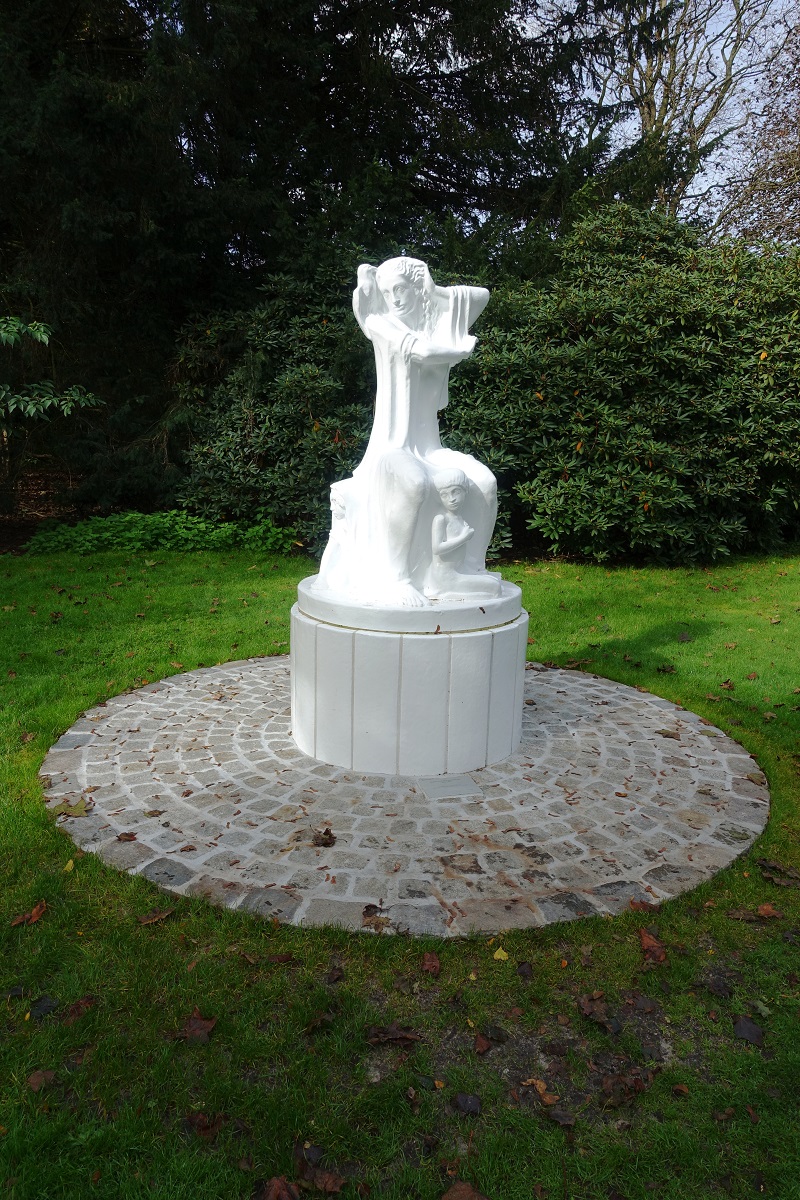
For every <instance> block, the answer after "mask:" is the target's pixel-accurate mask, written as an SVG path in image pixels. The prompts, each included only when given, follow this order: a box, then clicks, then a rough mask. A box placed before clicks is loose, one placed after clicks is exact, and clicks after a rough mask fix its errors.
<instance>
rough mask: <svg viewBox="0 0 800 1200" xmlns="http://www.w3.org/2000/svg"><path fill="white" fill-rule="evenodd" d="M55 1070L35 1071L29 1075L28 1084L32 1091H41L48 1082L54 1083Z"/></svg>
mask: <svg viewBox="0 0 800 1200" xmlns="http://www.w3.org/2000/svg"><path fill="white" fill-rule="evenodd" d="M54 1076H55V1071H34V1072H33V1074H32V1075H29V1076H28V1079H27V1084H28V1087H29V1088H30V1089H31V1091H32V1092H39V1091H41V1089H42V1088H43V1087H44V1086H45V1084H47V1083H52V1082H53V1078H54Z"/></svg>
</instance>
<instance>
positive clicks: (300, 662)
mask: <svg viewBox="0 0 800 1200" xmlns="http://www.w3.org/2000/svg"><path fill="white" fill-rule="evenodd" d="M317 628H318V625H317V622H316V621H309V620H308V618H307V617H304V616H303V615H302V614H301V613H300V612H299V610H298V609H297V606H296V605H295V607H294V608H293V609H292V634H291V636H292V726H293V728H292V736H293V737H294V740H295V741H296V742H297V745H298V746H299V747H300V749H301V750H302V751H303V753H304V754H310V755H311V756H312V757H313V756H314V753H315V750H314V742H315V712H314V692H315V688H316V678H315V677H316V670H317Z"/></svg>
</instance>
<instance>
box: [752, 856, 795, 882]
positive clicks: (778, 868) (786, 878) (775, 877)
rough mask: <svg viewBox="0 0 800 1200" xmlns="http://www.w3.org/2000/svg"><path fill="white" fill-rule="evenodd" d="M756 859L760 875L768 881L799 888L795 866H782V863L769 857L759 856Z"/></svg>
mask: <svg viewBox="0 0 800 1200" xmlns="http://www.w3.org/2000/svg"><path fill="white" fill-rule="evenodd" d="M756 861H757V863H758V866H759V867H760V868H761V874H762V876H763V877H764V879H766V880H768V881H769V882H770V883H775V884H777V885H778V887H784V888H800V871H798V870H797V869H796V868H795V867H784V866H783V864H782V863H777V862H773V861H772V860H771V859H769V858H759V859H757V860H756Z"/></svg>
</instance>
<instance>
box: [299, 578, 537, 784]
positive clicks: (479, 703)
mask: <svg viewBox="0 0 800 1200" xmlns="http://www.w3.org/2000/svg"><path fill="white" fill-rule="evenodd" d="M301 589H302V585H301ZM301 597H302V590H301ZM476 607H477V606H476ZM517 612H519V607H517ZM527 637H528V614H527V613H526V612H525V611H524V610H523V611H522V612H521V613H520V615H519V616H516V617H515V618H514V619H512V620H510V621H507V622H506V623H504V624H501V625H493V626H490V627H489V628H484V629H471V630H470V629H468V630H464V631H455V632H453V631H440V632H439V633H434V632H431V633H398V632H392V631H389V630H380V629H359V628H346V627H343V626H341V625H335V624H330V623H328V622H326V621H323V620H320V619H319V618H318V617H316V616H309V615H308V614H307V613H305V612H301V610H300V608H299V607H298V605H295V606H294V608H293V609H292V632H291V658H292V736H293V737H294V740H295V742H296V743H297V745H298V746H299V747H300V749H301V750H302V751H303V752H304V753H305V754H308V755H311V757H313V758H317V759H320V760H322V761H323V762H327V763H331V764H333V765H335V766H340V767H348V768H350V769H351V770H354V771H360V772H364V773H372V774H377V773H380V774H392V775H443V774H446V773H459V772H465V771H474V770H477V769H478V768H479V767H484V766H487V765H489V764H491V763H496V762H500V761H502V760H503V759H504V758H508V756H509V755H510V754H513V752H514V751H515V750H516V749H517V746H518V745H519V740H520V732H521V725H522V689H523V682H524V675H525V649H526V645H527Z"/></svg>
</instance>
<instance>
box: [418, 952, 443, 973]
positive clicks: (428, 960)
mask: <svg viewBox="0 0 800 1200" xmlns="http://www.w3.org/2000/svg"><path fill="white" fill-rule="evenodd" d="M441 969H442V966H441V963H440V962H439V956H438V954H434V953H433V951H432V950H426V951H425V953H424V954H423V956H422V970H423V971H427V973H428V974H429V975H432V976H433V978H434V979H438V978H439V972H440V971H441Z"/></svg>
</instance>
